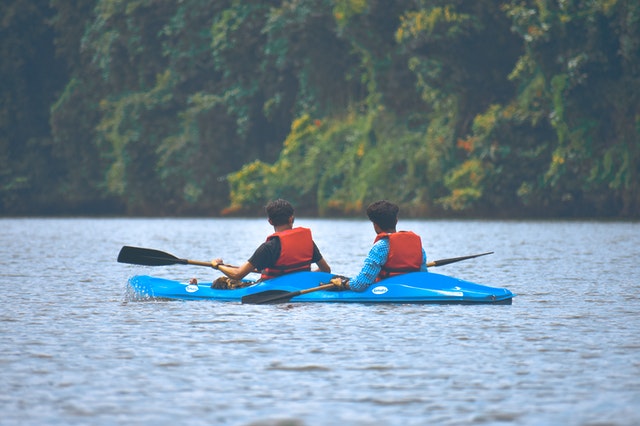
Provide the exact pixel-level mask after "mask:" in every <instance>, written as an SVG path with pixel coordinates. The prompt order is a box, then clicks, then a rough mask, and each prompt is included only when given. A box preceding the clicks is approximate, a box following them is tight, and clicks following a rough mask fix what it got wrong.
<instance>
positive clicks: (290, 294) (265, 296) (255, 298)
mask: <svg viewBox="0 0 640 426" xmlns="http://www.w3.org/2000/svg"><path fill="white" fill-rule="evenodd" d="M492 253H493V252H492V251H490V252H487V253H480V254H472V255H470V256H462V257H452V258H449V259H440V260H434V261H432V262H429V263H427V266H428V267H432V266H444V265H448V264H450V263H455V262H460V261H461V260H467V259H473V258H474V257H480V256H486V255H488V254H492ZM335 285H336V284H333V283H323V284H322V285H320V286H318V287H312V288H308V289H306V290H298V291H286V290H267V291H261V292H259V293H253V294H248V295H246V296H243V297H242V303H246V304H253V305H263V304H274V303H286V302H288V301H289V300H291V299H292V298H294V297H296V296H300V295H302V294H307V293H312V292H314V291H319V290H328V289H330V288H332V287H334V286H335Z"/></svg>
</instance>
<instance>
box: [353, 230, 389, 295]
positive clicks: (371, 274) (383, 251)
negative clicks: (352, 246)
mask: <svg viewBox="0 0 640 426" xmlns="http://www.w3.org/2000/svg"><path fill="white" fill-rule="evenodd" d="M388 256H389V241H388V240H386V239H382V240H379V241H378V242H377V243H375V244H374V245H373V247H371V250H369V254H367V257H366V258H365V259H364V265H363V267H362V269H361V270H360V273H358V275H356V276H355V277H354V278H351V279H350V280H349V288H350V289H351V290H353V291H358V292H361V291H365V290H366V289H367V288H369V286H370V285H371V284H373V283H374V282H375V281H376V278H377V277H378V274H379V273H380V270H381V269H382V265H384V264H385V263H386V261H387V257H388Z"/></svg>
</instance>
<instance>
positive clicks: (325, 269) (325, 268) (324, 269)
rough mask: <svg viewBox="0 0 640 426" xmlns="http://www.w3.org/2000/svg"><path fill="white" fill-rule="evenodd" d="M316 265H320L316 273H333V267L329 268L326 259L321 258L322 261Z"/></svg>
mask: <svg viewBox="0 0 640 426" xmlns="http://www.w3.org/2000/svg"><path fill="white" fill-rule="evenodd" d="M316 265H318V269H316V270H315V271H314V272H318V271H320V272H331V266H329V264H328V263H327V261H326V260H324V257H322V258H320V260H318V261H317V262H316Z"/></svg>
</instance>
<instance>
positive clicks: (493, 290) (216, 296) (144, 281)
mask: <svg viewBox="0 0 640 426" xmlns="http://www.w3.org/2000/svg"><path fill="white" fill-rule="evenodd" d="M331 277H333V275H332V274H330V273H326V272H296V273H292V274H287V275H284V276H281V277H278V278H274V279H271V280H268V281H264V282H259V283H256V284H253V285H251V286H249V287H244V288H239V289H234V290H219V289H212V288H211V285H210V284H209V283H207V284H188V283H182V282H180V281H174V280H169V279H164V278H158V277H152V276H148V275H136V276H134V277H131V278H130V279H129V287H130V288H131V290H132V291H133V294H134V295H135V297H136V298H143V299H144V298H159V299H178V300H218V301H226V302H240V301H241V300H242V297H244V296H247V295H250V294H254V293H259V292H263V291H268V290H281V291H287V292H295V291H300V290H305V289H309V288H313V287H318V286H320V285H322V284H326V283H328V282H329V280H330V279H331ZM513 297H515V295H514V294H513V293H512V292H511V291H509V290H508V289H506V288H498V287H489V286H485V285H481V284H476V283H472V282H470V281H464V280H461V279H458V278H453V277H449V276H447V275H441V274H436V273H432V272H411V273H408V274H403V275H398V276H394V277H391V278H387V279H385V280H382V281H379V282H377V283H375V284H373V285H371V286H370V287H369V288H368V289H367V290H366V291H364V292H355V291H327V290H321V291H314V292H310V293H307V294H302V295H299V296H296V297H293V298H291V300H290V302H330V303H331V302H333V303H336V302H338V303H429V304H503V305H510V304H511V302H512V299H513Z"/></svg>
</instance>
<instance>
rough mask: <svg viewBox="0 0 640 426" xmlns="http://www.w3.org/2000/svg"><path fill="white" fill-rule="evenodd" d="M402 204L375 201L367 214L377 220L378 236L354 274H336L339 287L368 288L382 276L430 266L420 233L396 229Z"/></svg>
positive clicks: (421, 269)
mask: <svg viewBox="0 0 640 426" xmlns="http://www.w3.org/2000/svg"><path fill="white" fill-rule="evenodd" d="M399 211H400V208H399V207H398V206H397V205H396V204H394V203H391V202H389V201H387V200H380V201H376V202H374V203H371V204H370V205H369V206H368V207H367V216H368V217H369V220H370V221H371V222H372V223H373V229H374V231H375V232H376V239H375V240H374V243H373V247H371V250H369V254H368V255H367V257H366V258H365V259H364V266H363V267H362V270H361V271H360V273H359V274H358V275H356V276H355V277H354V278H346V277H341V276H336V277H334V278H332V279H331V282H332V283H333V284H335V285H336V287H335V290H354V291H365V290H366V289H367V288H368V287H369V286H370V285H371V284H373V283H375V282H376V281H380V280H381V279H384V278H387V277H391V276H394V275H399V274H405V273H407V272H417V271H425V272H426V270H427V255H426V254H425V251H424V248H422V241H421V239H420V237H419V236H418V235H417V234H415V233H413V232H411V231H396V226H397V224H398V212H399Z"/></svg>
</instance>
